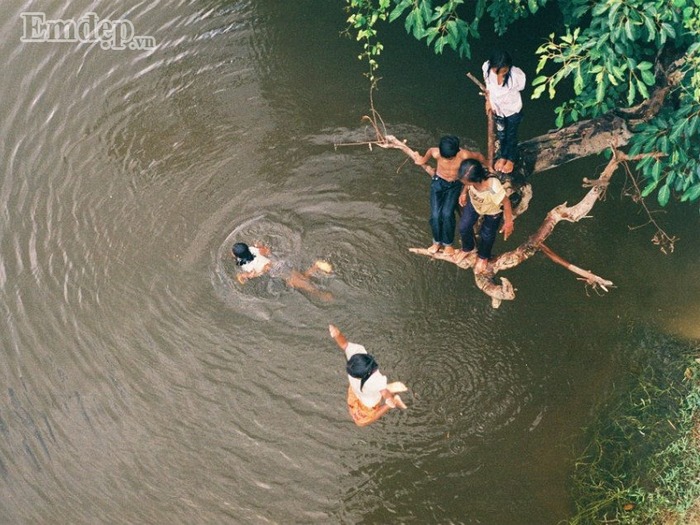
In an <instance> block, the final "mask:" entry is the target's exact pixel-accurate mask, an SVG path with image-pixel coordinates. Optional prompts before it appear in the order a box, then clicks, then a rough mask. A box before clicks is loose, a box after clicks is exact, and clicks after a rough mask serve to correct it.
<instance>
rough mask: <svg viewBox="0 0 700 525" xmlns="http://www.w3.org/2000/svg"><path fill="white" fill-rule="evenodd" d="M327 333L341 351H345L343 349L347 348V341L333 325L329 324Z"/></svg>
mask: <svg viewBox="0 0 700 525" xmlns="http://www.w3.org/2000/svg"><path fill="white" fill-rule="evenodd" d="M328 332H329V333H330V334H331V337H332V338H333V339H334V340H335V342H336V343H337V344H338V346H339V347H340V348H341V350H343V351H345V349H346V348H347V347H348V340H347V338H346V337H345V336H344V335H343V333H342V332H341V331H340V330H338V327H337V326H335V325H334V324H329V325H328Z"/></svg>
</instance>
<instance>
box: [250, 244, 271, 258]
mask: <svg viewBox="0 0 700 525" xmlns="http://www.w3.org/2000/svg"><path fill="white" fill-rule="evenodd" d="M253 246H255V247H256V248H257V249H258V252H259V253H260V255H262V256H263V257H269V256H270V254H271V253H272V252H271V251H270V248H269V247H267V246H265V245H264V244H263V243H261V242H256V243H254V244H253Z"/></svg>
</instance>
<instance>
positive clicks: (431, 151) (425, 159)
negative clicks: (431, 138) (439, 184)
mask: <svg viewBox="0 0 700 525" xmlns="http://www.w3.org/2000/svg"><path fill="white" fill-rule="evenodd" d="M436 151H437V148H430V149H429V150H428V151H426V152H425V155H423V156H422V157H421V156H416V157H414V158H413V162H415V163H416V164H418V165H419V166H422V165H423V164H425V163H426V162H428V160H430V159H431V158H435V152H436Z"/></svg>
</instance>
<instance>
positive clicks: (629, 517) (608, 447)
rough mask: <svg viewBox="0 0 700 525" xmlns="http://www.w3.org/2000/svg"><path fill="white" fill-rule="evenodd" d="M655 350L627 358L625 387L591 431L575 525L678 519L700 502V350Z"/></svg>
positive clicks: (660, 345) (577, 483)
mask: <svg viewBox="0 0 700 525" xmlns="http://www.w3.org/2000/svg"><path fill="white" fill-rule="evenodd" d="M653 344H654V345H655V346H656V348H639V349H638V350H637V351H636V352H635V354H636V355H634V356H628V358H627V359H626V361H627V366H628V367H629V369H630V373H629V376H628V378H627V383H626V384H622V385H618V389H617V392H615V393H613V394H612V396H611V398H610V399H609V400H608V402H607V403H606V405H605V406H604V407H603V408H602V409H601V410H600V412H599V414H598V419H597V420H596V422H595V423H594V424H593V425H592V426H591V428H590V429H589V434H590V444H589V445H588V447H587V448H586V449H585V451H584V453H583V454H582V455H581V457H580V458H579V459H578V460H577V461H576V468H575V472H574V475H573V490H574V498H575V501H576V506H577V513H576V515H575V516H574V517H573V518H572V519H571V521H570V523H571V524H572V525H578V524H588V523H623V524H638V525H642V524H644V525H646V524H649V525H651V524H656V523H661V522H664V521H663V520H662V519H661V518H662V517H668V516H670V515H673V516H675V517H677V518H679V519H680V518H682V517H683V515H684V514H685V513H686V512H687V511H688V509H689V508H690V507H691V505H692V504H693V503H694V502H695V501H696V500H697V499H698V498H699V497H700V449H699V448H698V442H697V439H696V437H695V435H696V434H695V432H696V428H695V427H696V425H697V423H698V409H700V382H698V377H699V376H698V374H700V366H699V365H698V362H697V361H696V360H695V355H696V354H697V349H695V350H694V351H692V352H689V351H688V349H687V348H682V347H680V346H679V345H677V344H675V343H673V342H669V341H665V340H657V341H655V342H654V343H653ZM606 520H607V521H606ZM670 522H671V521H669V523H670Z"/></svg>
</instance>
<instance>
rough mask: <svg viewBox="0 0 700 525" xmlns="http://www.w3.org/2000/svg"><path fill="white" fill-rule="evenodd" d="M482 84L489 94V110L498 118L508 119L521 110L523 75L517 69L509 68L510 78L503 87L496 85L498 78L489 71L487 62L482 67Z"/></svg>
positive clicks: (523, 87)
mask: <svg viewBox="0 0 700 525" xmlns="http://www.w3.org/2000/svg"><path fill="white" fill-rule="evenodd" d="M481 69H482V71H483V72H484V83H485V84H486V89H487V91H488V92H489V100H490V101H491V109H493V111H494V113H495V114H496V115H498V116H499V117H510V116H511V115H515V114H516V113H517V112H519V111H520V110H521V109H523V99H522V97H521V96H520V92H521V91H522V90H523V89H525V82H526V80H527V79H526V77H525V73H524V72H523V70H522V69H520V68H519V67H515V66H513V67H511V68H510V78H509V79H508V82H506V83H505V85H503V86H501V85H499V84H498V76H497V75H496V74H495V73H493V72H492V71H491V70H490V69H489V63H488V61H486V62H484V65H483V66H482V68H481Z"/></svg>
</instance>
